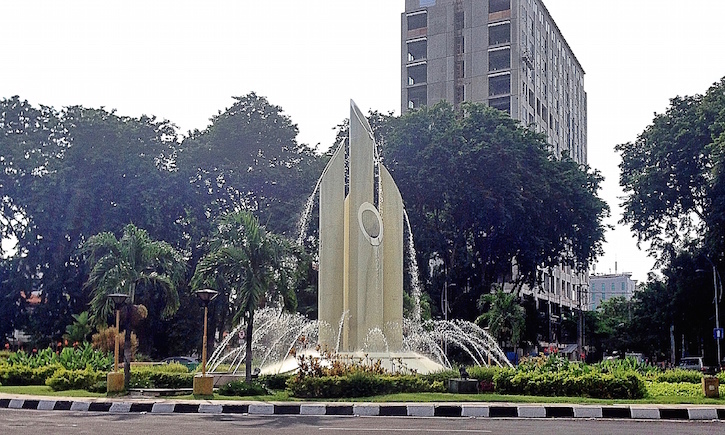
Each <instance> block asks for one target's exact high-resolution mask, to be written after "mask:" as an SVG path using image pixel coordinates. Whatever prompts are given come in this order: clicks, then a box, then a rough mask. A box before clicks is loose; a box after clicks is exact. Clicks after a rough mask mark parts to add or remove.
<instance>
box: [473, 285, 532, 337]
mask: <svg viewBox="0 0 725 435" xmlns="http://www.w3.org/2000/svg"><path fill="white" fill-rule="evenodd" d="M477 305H478V308H479V309H480V310H482V311H484V312H483V314H481V315H480V316H478V318H477V319H476V324H477V325H478V326H481V327H485V326H488V328H489V332H490V333H491V335H493V336H494V337H496V340H498V342H499V343H510V345H511V347H513V348H514V350H515V349H516V348H517V347H518V345H519V342H520V341H521V337H522V336H523V334H524V328H525V325H526V314H525V311H524V308H523V307H522V306H521V304H520V303H519V298H518V296H517V295H515V294H514V293H509V292H505V291H503V290H501V289H500V288H499V289H497V290H495V291H494V292H493V293H487V294H484V295H481V297H480V298H479V300H478V304H477Z"/></svg>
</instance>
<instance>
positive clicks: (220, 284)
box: [191, 211, 295, 382]
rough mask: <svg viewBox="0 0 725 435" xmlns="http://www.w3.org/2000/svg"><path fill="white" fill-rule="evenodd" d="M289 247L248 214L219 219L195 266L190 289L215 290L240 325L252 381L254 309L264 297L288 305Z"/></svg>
mask: <svg viewBox="0 0 725 435" xmlns="http://www.w3.org/2000/svg"><path fill="white" fill-rule="evenodd" d="M293 252H294V251H293V248H292V246H291V244H290V243H289V242H288V241H286V240H285V239H284V238H282V237H281V236H278V235H276V234H274V233H272V232H269V231H267V230H266V229H265V228H264V227H263V226H261V225H260V224H259V221H258V220H257V218H256V217H255V216H254V215H253V214H252V213H250V212H246V211H236V212H230V213H228V214H225V215H223V216H222V217H221V218H220V219H219V220H218V221H217V224H216V229H215V232H214V235H213V236H212V237H211V240H210V252H209V254H207V255H206V256H204V257H203V258H202V259H201V260H200V261H199V263H198V264H197V266H196V271H195V272H194V277H193V278H192V281H191V282H192V288H195V289H198V288H201V287H216V288H215V290H217V291H219V293H220V296H222V295H223V296H222V297H224V298H225V299H227V300H228V302H229V305H230V306H231V307H232V309H233V311H234V313H235V314H234V319H233V321H234V323H235V324H236V323H239V322H240V321H241V320H242V319H243V320H244V321H245V323H246V335H245V348H246V360H245V378H246V381H247V382H251V379H252V331H253V328H254V311H255V310H256V309H257V308H258V307H259V304H260V302H261V301H262V300H263V299H264V298H265V297H268V298H269V297H271V296H273V294H275V293H276V294H278V295H281V296H282V298H283V300H284V303H285V308H287V309H289V308H291V307H292V306H293V305H294V292H293V291H292V290H291V289H292V286H291V285H289V284H290V280H291V278H292V277H293V274H294V272H293V269H294V264H295V261H294V256H293V255H292V254H293Z"/></svg>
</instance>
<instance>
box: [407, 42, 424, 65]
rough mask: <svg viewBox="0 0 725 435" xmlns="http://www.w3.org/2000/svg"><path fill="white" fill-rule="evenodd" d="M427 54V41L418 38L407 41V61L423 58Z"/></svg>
mask: <svg viewBox="0 0 725 435" xmlns="http://www.w3.org/2000/svg"><path fill="white" fill-rule="evenodd" d="M427 56H428V41H427V40H425V39H419V40H417V41H411V42H408V62H415V61H419V60H423V59H425V58H426V57H427Z"/></svg>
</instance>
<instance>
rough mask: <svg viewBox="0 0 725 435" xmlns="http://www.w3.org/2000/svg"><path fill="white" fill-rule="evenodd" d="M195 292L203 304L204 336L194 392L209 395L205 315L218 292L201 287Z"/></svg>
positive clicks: (211, 383)
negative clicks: (198, 373)
mask: <svg viewBox="0 0 725 435" xmlns="http://www.w3.org/2000/svg"><path fill="white" fill-rule="evenodd" d="M195 294H196V296H197V297H198V298H199V300H201V303H202V304H203V305H204V336H203V338H202V345H201V346H202V347H201V377H199V376H195V377H194V394H196V395H201V396H210V395H211V394H213V390H214V378H213V377H208V376H207V375H206V346H207V338H206V336H207V317H208V314H209V302H211V301H212V300H213V299H214V298H215V297H216V296H217V295H218V294H219V292H217V291H216V290H211V289H203V290H197V291H196V292H195Z"/></svg>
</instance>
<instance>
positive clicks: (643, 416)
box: [630, 406, 660, 420]
mask: <svg viewBox="0 0 725 435" xmlns="http://www.w3.org/2000/svg"><path fill="white" fill-rule="evenodd" d="M630 411H631V413H632V418H636V419H639V420H659V419H660V410H659V409H658V408H640V407H639V406H633V407H632V408H631V409H630Z"/></svg>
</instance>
